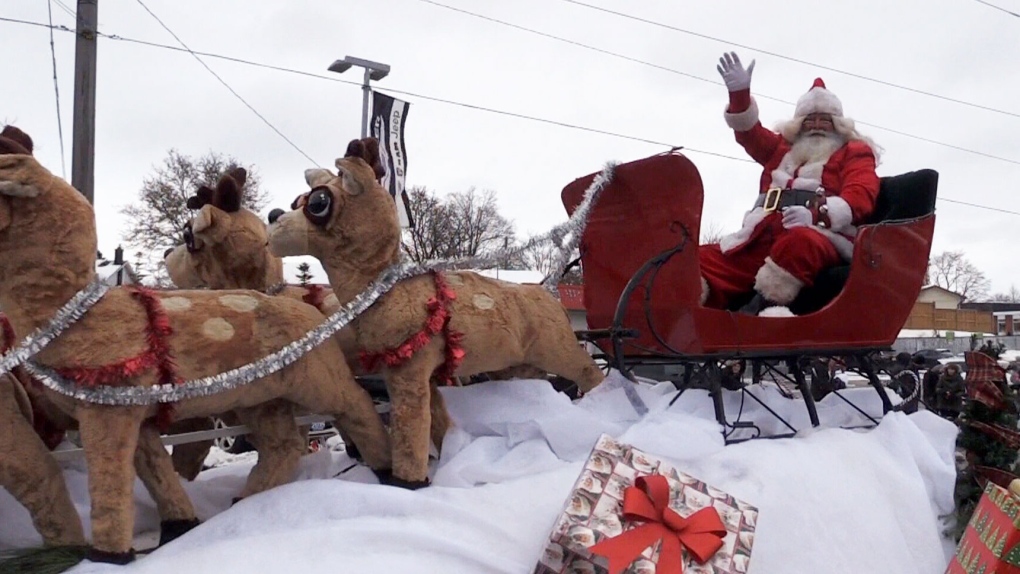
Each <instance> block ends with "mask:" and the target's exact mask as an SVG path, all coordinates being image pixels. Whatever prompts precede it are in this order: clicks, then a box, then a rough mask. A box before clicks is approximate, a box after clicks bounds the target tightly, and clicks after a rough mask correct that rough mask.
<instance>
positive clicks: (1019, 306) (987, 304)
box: [960, 301, 1020, 313]
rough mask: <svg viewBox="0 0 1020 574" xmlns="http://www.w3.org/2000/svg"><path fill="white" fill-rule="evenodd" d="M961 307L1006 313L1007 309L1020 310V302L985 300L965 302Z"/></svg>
mask: <svg viewBox="0 0 1020 574" xmlns="http://www.w3.org/2000/svg"><path fill="white" fill-rule="evenodd" d="M960 308H961V309H972V310H974V311H990V312H992V313H1004V312H1007V311H1017V312H1020V303H1000V302H996V301H983V302H974V303H963V304H961V305H960Z"/></svg>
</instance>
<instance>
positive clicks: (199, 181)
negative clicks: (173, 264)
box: [121, 149, 268, 255]
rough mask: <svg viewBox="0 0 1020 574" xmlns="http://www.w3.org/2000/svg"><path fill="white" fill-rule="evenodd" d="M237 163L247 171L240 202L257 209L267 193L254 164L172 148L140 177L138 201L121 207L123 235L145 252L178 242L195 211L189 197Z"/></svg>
mask: <svg viewBox="0 0 1020 574" xmlns="http://www.w3.org/2000/svg"><path fill="white" fill-rule="evenodd" d="M238 166H240V167H244V168H245V170H247V172H248V179H247V181H246V182H245V184H244V187H243V189H242V190H241V191H242V194H243V196H242V204H243V205H244V206H245V207H247V208H249V209H251V210H252V211H259V210H260V209H262V208H263V207H264V206H265V205H266V202H267V200H268V194H267V193H266V192H265V191H263V190H262V189H261V188H260V185H259V184H260V179H259V176H258V174H257V173H256V172H255V168H254V167H253V166H250V165H242V164H241V163H240V162H238V161H237V160H236V159H234V158H232V157H224V156H222V155H220V154H217V153H208V154H206V155H203V156H200V157H197V158H192V157H189V156H186V155H183V154H181V153H180V152H178V151H177V150H175V149H171V150H170V152H169V153H168V154H167V157H166V158H165V159H164V160H163V165H161V166H159V167H157V168H155V172H154V173H153V174H152V175H151V176H148V177H146V178H145V179H144V180H143V181H142V188H141V190H139V193H138V201H137V202H136V203H133V204H130V205H127V206H125V207H124V208H123V209H121V213H123V214H124V215H126V216H127V217H128V229H127V231H126V232H124V239H125V240H126V241H127V242H128V243H130V244H131V245H134V246H136V247H138V248H140V249H142V250H144V251H146V252H149V253H153V252H157V251H159V252H160V253H159V254H160V255H162V250H163V249H165V248H167V247H170V246H173V245H176V244H178V243H180V241H181V232H182V231H183V229H184V225H185V224H186V223H187V222H188V220H190V219H191V217H192V216H193V215H194V212H193V211H191V210H190V209H188V208H187V205H185V204H186V202H187V200H188V197H189V196H191V195H194V193H195V191H196V190H197V189H198V187H199V186H201V185H203V184H205V185H210V186H214V185H215V184H216V180H217V179H219V177H220V176H221V175H222V174H223V173H224V172H225V171H226V170H227V169H230V168H233V167H238Z"/></svg>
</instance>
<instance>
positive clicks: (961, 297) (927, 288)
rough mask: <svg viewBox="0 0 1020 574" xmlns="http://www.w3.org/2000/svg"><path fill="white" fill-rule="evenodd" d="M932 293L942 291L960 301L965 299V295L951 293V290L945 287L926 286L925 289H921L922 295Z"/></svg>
mask: <svg viewBox="0 0 1020 574" xmlns="http://www.w3.org/2000/svg"><path fill="white" fill-rule="evenodd" d="M931 291H941V292H943V293H947V294H949V295H952V296H953V297H957V298H958V299H961V300H962V299H963V295H960V294H959V293H957V292H956V291H950V290H949V289H946V288H945V287H940V286H938V285H925V286H924V287H921V292H922V293H924V292H931Z"/></svg>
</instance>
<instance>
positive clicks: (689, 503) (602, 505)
mask: <svg viewBox="0 0 1020 574" xmlns="http://www.w3.org/2000/svg"><path fill="white" fill-rule="evenodd" d="M653 474H659V475H662V476H665V477H666V479H667V481H668V482H669V489H670V503H669V507H670V509H672V510H673V511H674V512H676V513H677V514H679V515H680V516H683V517H688V516H690V515H691V514H694V513H695V512H697V511H698V510H701V509H702V508H706V507H709V506H711V507H714V508H715V509H716V510H717V511H718V512H719V516H720V517H721V518H722V522H723V524H724V525H725V526H726V536H725V537H724V538H723V545H722V548H721V549H720V550H719V551H718V552H716V554H715V555H713V556H712V557H711V558H710V559H709V560H708V561H707V562H705V563H704V564H698V563H697V561H694V560H692V559H691V557H690V556H688V553H687V550H686V549H685V550H684V551H683V560H684V569H683V572H684V574H743V573H746V572H747V567H748V562H749V560H750V558H751V545H752V543H753V542H754V529H755V525H756V523H757V518H758V509H757V508H756V507H755V506H752V505H750V504H748V503H746V502H744V501H742V500H739V499H737V498H735V497H733V496H731V495H729V494H727V493H725V492H723V491H721V490H718V489H716V488H713V487H711V486H709V485H708V484H705V483H704V482H702V481H700V480H698V479H696V478H694V477H692V476H690V475H687V474H684V473H682V472H680V471H678V470H677V469H676V468H673V467H672V466H671V465H670V464H669V463H666V462H664V461H662V460H661V459H658V458H656V457H654V456H651V455H649V454H646V453H644V452H641V451H640V450H638V449H635V448H633V447H630V446H628V445H625V444H621V443H619V442H617V441H616V440H614V439H613V438H612V437H610V436H608V435H602V436H601V437H599V440H598V441H597V443H596V444H595V448H594V449H593V450H592V453H591V455H590V456H589V457H588V460H587V462H586V463H585V465H584V470H583V471H582V472H581V476H580V477H579V478H578V479H577V482H576V483H574V488H573V490H572V491H571V494H570V498H569V499H568V500H567V503H566V505H565V508H564V510H563V512H562V513H561V514H560V516H559V518H558V519H557V520H556V524H555V526H553V529H552V534H551V535H550V537H549V542H548V544H547V545H546V548H545V550H544V551H543V553H542V556H541V557H540V558H539V561H538V565H537V566H536V568H535V570H534V574H575V573H576V574H607V573H608V572H609V570H608V561H607V559H606V558H604V557H603V556H598V555H594V554H592V553H591V551H590V550H589V548H590V547H591V546H594V545H595V544H596V543H598V542H601V541H603V540H605V539H607V538H612V537H614V536H617V535H619V534H621V533H623V532H624V531H626V530H630V529H632V528H634V527H636V526H638V525H640V523H634V524H630V523H625V522H624V520H623V519H622V517H621V516H622V513H623V506H622V505H623V503H622V501H623V493H624V491H625V490H626V489H627V488H628V487H630V486H634V479H636V478H637V477H639V476H649V475H653ZM661 544H662V543H661V542H656V543H655V544H653V545H652V546H651V547H649V548H648V549H646V550H645V551H644V552H643V553H642V554H641V556H640V557H639V558H638V559H636V560H635V561H634V562H633V563H632V564H631V565H630V566H629V567H628V568H626V569H625V570H624V571H623V572H625V573H626V574H652V573H654V572H655V571H656V564H657V561H658V558H659V549H660V547H661Z"/></svg>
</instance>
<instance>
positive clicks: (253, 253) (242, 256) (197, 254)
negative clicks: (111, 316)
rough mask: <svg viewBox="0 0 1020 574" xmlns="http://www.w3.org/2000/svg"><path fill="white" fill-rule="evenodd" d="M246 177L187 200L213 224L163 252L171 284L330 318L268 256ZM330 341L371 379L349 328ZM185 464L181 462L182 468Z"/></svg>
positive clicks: (435, 416)
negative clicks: (295, 306)
mask: <svg viewBox="0 0 1020 574" xmlns="http://www.w3.org/2000/svg"><path fill="white" fill-rule="evenodd" d="M246 177H247V174H246V172H245V171H244V170H243V169H241V168H235V169H233V170H230V171H229V172H228V173H225V174H224V175H223V176H222V177H221V178H220V179H219V181H218V182H217V184H216V187H215V188H210V187H208V186H202V187H200V188H199V189H198V190H197V191H196V193H195V195H193V196H191V197H190V198H188V203H187V205H188V207H189V208H191V209H195V210H201V211H200V213H201V212H207V213H208V214H209V215H208V216H203V217H206V218H207V219H208V220H209V221H211V222H212V223H211V224H210V225H209V226H207V227H205V228H204V229H203V230H202V231H200V232H198V233H195V232H194V225H193V224H190V223H189V224H188V226H187V227H186V228H185V230H184V233H183V243H182V244H181V245H178V246H176V247H174V248H172V249H168V250H167V251H166V253H165V254H164V263H165V265H166V269H167V273H168V274H169V275H170V279H171V281H173V283H174V285H176V286H177V287H180V288H184V289H198V288H207V289H255V290H258V291H262V292H264V293H270V294H275V295H278V296H280V297H288V298H290V299H294V300H297V301H303V302H305V303H307V304H309V305H312V306H313V307H315V308H316V309H318V310H319V311H320V312H322V313H323V316H324V317H325V316H328V315H330V314H332V313H334V312H335V311H337V310H338V309H339V308H340V303H339V301H338V300H337V298H336V295H334V294H333V289H332V288H330V287H328V286H327V287H322V286H319V285H311V286H308V287H303V286H300V285H287V284H286V283H284V281H283V261H282V259H281V258H279V257H277V256H275V255H273V254H272V253H270V252H269V248H268V243H269V235H268V232H267V230H266V224H265V222H264V221H263V220H262V219H261V218H260V217H259V216H258V215H256V214H255V213H253V212H251V211H250V210H248V209H245V208H244V207H242V206H241V189H242V188H243V186H244V182H245V179H246ZM334 338H336V339H337V341H338V342H339V343H340V345H341V347H342V348H343V349H344V356H345V357H346V359H347V364H348V366H349V367H350V368H351V370H352V371H353V372H354V374H355V375H359V376H362V375H369V374H372V373H370V372H369V371H368V370H367V369H366V368H364V365H362V362H361V361H360V360H359V359H358V356H359V354H358V349H357V345H356V343H355V341H354V331H353V330H352V329H351V328H349V327H347V328H344V329H341V330H340V331H339V332H338V333H337V334H336V335H334ZM501 374H503V375H509V374H510V373H501ZM430 404H431V406H432V417H431V421H432V424H431V436H432V440H433V444H434V445H435V447H436V449H437V450H441V449H442V446H443V437H445V436H446V431H447V430H448V428H449V417H448V416H447V412H446V407H445V405H444V403H443V402H442V395H441V394H439V393H438V391H436V392H435V393H434V395H433V400H432V401H431V402H430ZM344 441H345V443H346V444H347V449H348V453H349V454H351V456H355V457H357V456H359V453H358V452H357V449H356V447H355V445H353V444H351V442H350V440H349V439H348V437H346V436H344ZM187 456H188V458H191V456H193V455H192V454H191V453H189V454H188V455H187ZM182 459H183V457H182ZM177 460H180V459H175V465H176V463H177ZM188 464H189V462H187V461H184V460H181V466H185V465H188Z"/></svg>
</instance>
